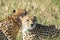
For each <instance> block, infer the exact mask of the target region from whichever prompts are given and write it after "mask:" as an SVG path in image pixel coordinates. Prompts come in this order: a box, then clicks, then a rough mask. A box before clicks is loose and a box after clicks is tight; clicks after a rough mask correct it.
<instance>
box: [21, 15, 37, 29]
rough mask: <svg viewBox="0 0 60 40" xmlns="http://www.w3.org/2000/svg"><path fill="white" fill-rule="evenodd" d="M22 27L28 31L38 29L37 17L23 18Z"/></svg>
mask: <svg viewBox="0 0 60 40" xmlns="http://www.w3.org/2000/svg"><path fill="white" fill-rule="evenodd" d="M22 26H23V28H24V29H26V30H30V29H34V28H35V27H36V17H35V16H28V15H26V16H24V17H23V18H22Z"/></svg>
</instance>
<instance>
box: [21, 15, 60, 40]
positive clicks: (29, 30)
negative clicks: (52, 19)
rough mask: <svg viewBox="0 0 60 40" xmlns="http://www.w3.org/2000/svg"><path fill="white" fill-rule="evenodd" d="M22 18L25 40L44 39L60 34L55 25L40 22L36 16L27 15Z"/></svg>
mask: <svg viewBox="0 0 60 40" xmlns="http://www.w3.org/2000/svg"><path fill="white" fill-rule="evenodd" d="M21 20H22V37H23V40H44V39H43V38H47V37H50V38H55V37H58V36H60V31H59V30H58V29H56V28H55V26H54V25H49V26H46V25H42V24H38V23H37V19H36V17H35V16H28V15H26V16H24V17H23V18H22V19H21Z"/></svg>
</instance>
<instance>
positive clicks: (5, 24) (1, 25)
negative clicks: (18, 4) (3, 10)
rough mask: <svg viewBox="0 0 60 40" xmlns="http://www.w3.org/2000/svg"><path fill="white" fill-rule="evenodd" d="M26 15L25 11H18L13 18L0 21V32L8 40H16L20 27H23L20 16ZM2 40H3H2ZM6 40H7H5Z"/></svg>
mask: <svg viewBox="0 0 60 40" xmlns="http://www.w3.org/2000/svg"><path fill="white" fill-rule="evenodd" d="M23 15H25V10H24V9H17V10H16V11H15V13H13V14H12V15H11V16H9V17H7V18H6V19H4V20H1V21H0V30H2V31H3V33H4V34H5V36H6V37H7V39H8V40H14V39H15V37H16V35H17V33H18V31H19V29H20V27H21V20H20V18H19V17H20V16H23ZM0 40H2V39H0ZM4 40H5V39H4Z"/></svg>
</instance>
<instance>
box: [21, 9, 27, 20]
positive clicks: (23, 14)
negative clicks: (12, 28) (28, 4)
mask: <svg viewBox="0 0 60 40" xmlns="http://www.w3.org/2000/svg"><path fill="white" fill-rule="evenodd" d="M26 15H27V11H26V10H24V12H23V13H22V14H21V15H20V19H22V18H23V17H24V16H26Z"/></svg>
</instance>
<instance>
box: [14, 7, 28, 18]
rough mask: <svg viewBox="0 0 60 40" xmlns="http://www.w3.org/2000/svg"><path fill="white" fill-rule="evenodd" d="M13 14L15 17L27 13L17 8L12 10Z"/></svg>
mask: <svg viewBox="0 0 60 40" xmlns="http://www.w3.org/2000/svg"><path fill="white" fill-rule="evenodd" d="M13 13H14V14H13V16H15V17H23V16H25V15H27V12H26V10H25V9H21V8H18V9H16V10H13Z"/></svg>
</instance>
